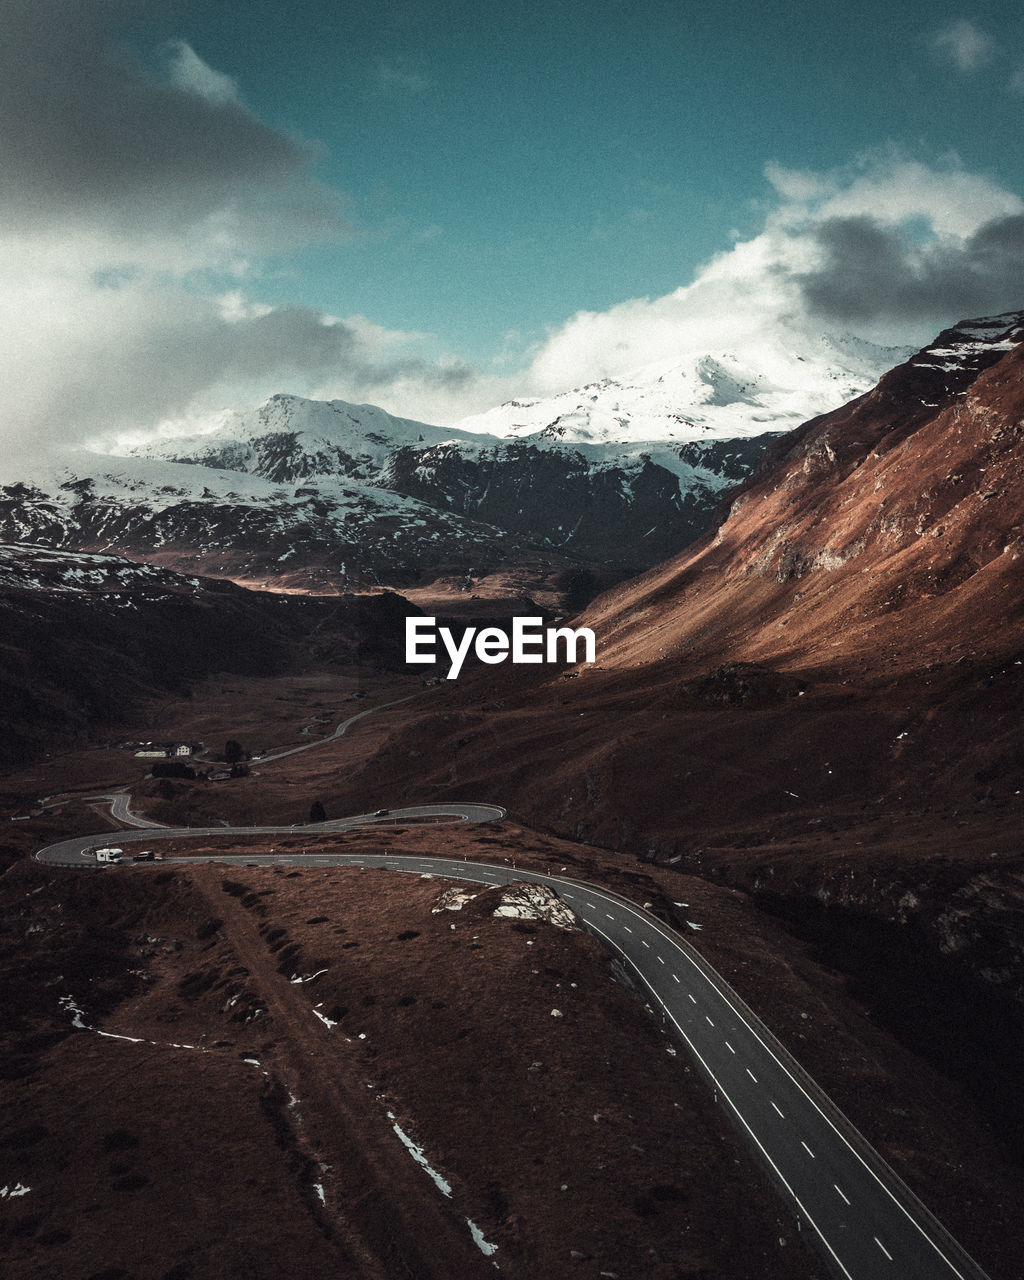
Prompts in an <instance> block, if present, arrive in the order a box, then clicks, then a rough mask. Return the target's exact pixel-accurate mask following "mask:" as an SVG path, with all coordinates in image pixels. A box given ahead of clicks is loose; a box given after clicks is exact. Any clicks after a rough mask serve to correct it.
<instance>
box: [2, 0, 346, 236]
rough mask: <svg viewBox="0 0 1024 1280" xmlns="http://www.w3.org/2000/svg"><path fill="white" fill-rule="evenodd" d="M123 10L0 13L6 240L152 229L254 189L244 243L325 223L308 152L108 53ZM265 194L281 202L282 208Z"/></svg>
mask: <svg viewBox="0 0 1024 1280" xmlns="http://www.w3.org/2000/svg"><path fill="white" fill-rule="evenodd" d="M135 8H136V6H135V5H133V4H131V3H128V2H127V0H2V3H0V13H2V17H3V32H2V40H0V119H2V121H3V127H2V130H0V172H2V174H3V183H2V186H0V211H2V213H3V216H4V218H5V222H6V224H7V227H8V230H10V229H11V227H12V223H13V225H14V227H15V228H17V227H25V228H26V229H32V230H36V231H38V230H40V229H42V230H45V229H46V228H47V227H51V226H54V227H60V226H68V225H70V226H74V225H75V224H80V223H82V222H83V221H88V222H91V223H96V222H99V223H101V224H103V225H107V226H112V227H115V228H116V227H126V228H130V229H131V230H132V231H133V232H134V233H136V234H139V233H140V232H141V233H142V234H146V233H157V232H159V231H160V229H162V228H172V227H178V228H179V229H181V226H182V224H183V223H185V224H189V223H195V222H198V221H200V220H202V219H204V218H206V217H208V216H209V215H210V214H211V213H213V212H215V211H217V210H220V209H223V208H224V207H225V206H229V205H231V204H232V202H235V201H238V200H240V199H243V198H248V197H251V196H252V195H253V194H254V193H257V194H259V195H260V196H261V199H262V204H263V206H264V207H263V210H262V212H263V214H265V215H267V216H264V217H262V218H261V217H260V216H259V215H260V210H259V209H257V210H256V217H255V221H254V222H253V223H252V225H251V226H250V228H249V229H250V231H251V232H252V233H253V234H255V231H256V223H266V224H267V228H268V231H267V234H268V235H269V236H270V238H271V239H272V238H273V237H274V236H278V237H279V236H280V235H281V234H282V233H287V231H288V223H289V222H290V221H294V222H295V224H296V231H297V233H298V234H301V235H306V234H308V233H309V231H310V230H311V229H313V228H316V227H319V229H320V230H321V231H323V230H325V229H327V228H329V227H330V226H331V225H334V226H337V225H338V223H339V221H340V219H339V214H338V206H337V203H336V200H335V198H334V197H333V196H332V195H331V194H330V193H329V192H327V191H326V190H325V189H323V188H321V187H319V186H318V185H317V184H315V183H314V182H313V181H312V180H311V179H310V178H309V177H308V172H307V171H308V166H309V162H310V159H311V153H310V151H309V149H308V148H306V147H305V146H304V145H302V144H300V143H298V142H297V141H295V140H294V139H292V138H289V137H287V136H285V135H284V134H282V133H280V132H278V131H277V130H275V129H272V128H271V127H269V126H268V125H266V124H265V123H263V122H262V121H261V120H260V119H259V118H258V117H257V116H256V115H254V114H253V113H252V112H251V111H249V110H248V109H247V108H246V107H245V106H244V105H243V104H242V103H240V102H239V101H237V100H236V99H232V98H231V97H230V95H229V94H224V93H220V94H219V95H207V96H204V95H203V93H202V92H199V91H194V90H190V89H189V88H188V87H185V86H182V85H177V84H175V83H172V79H171V75H170V71H169V72H168V76H167V77H166V79H165V80H164V81H160V80H158V79H156V78H153V77H150V76H148V75H147V74H146V73H145V72H144V71H143V69H142V67H141V65H139V64H136V63H135V62H133V61H132V60H131V59H130V57H129V55H128V54H127V53H126V52H125V51H124V49H122V48H121V47H120V46H118V45H117V44H116V33H117V31H118V29H119V27H120V26H121V25H122V24H123V23H124V22H125V21H126V20H127V19H129V18H130V17H131V15H132V12H133V10H134V9H135ZM182 48H183V46H181V45H180V43H179V44H178V45H177V46H176V47H175V48H173V49H171V48H169V49H168V60H169V61H171V60H173V58H174V57H177V58H178V59H179V61H180V55H181V50H182ZM200 65H201V64H200ZM218 79H221V80H224V81H226V77H218ZM227 83H228V84H229V83H230V82H227ZM278 194H282V195H286V196H287V201H288V203H287V205H286V206H285V207H284V209H283V210H282V206H281V205H280V204H279V203H278V201H277V200H275V196H277V195H278ZM257 203H259V202H257ZM250 216H252V211H251V210H250ZM272 223H273V226H272V234H271V224H272Z"/></svg>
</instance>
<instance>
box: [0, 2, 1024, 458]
mask: <svg viewBox="0 0 1024 1280" xmlns="http://www.w3.org/2000/svg"><path fill="white" fill-rule="evenodd" d="M8 10H9V12H8V16H7V23H6V31H5V41H4V43H3V45H2V47H0V111H2V113H3V119H4V122H5V125H4V129H3V131H2V133H0V171H2V172H3V173H4V177H5V181H4V183H3V186H2V188H0V218H2V220H3V228H4V231H3V237H2V240H0V283H2V286H3V287H2V289H0V326H2V328H3V331H4V333H5V335H6V340H5V342H4V344H3V349H2V351H0V376H2V377H3V381H4V385H5V387H6V388H7V393H6V396H5V399H4V404H3V409H2V413H0V439H3V440H4V441H5V443H6V444H7V445H8V447H15V448H18V449H25V448H30V447H32V446H44V447H45V446H46V445H48V444H61V443H63V442H66V441H80V440H83V439H88V438H90V437H92V436H97V435H102V436H104V437H106V438H108V439H109V438H110V437H112V436H116V435H119V434H123V433H129V432H134V433H138V432H145V431H152V430H154V429H155V428H156V427H158V425H159V424H160V423H162V422H165V421H167V420H179V421H180V420H183V419H185V420H194V421H201V420H202V419H203V417H204V415H209V414H211V413H213V412H215V411H216V410H218V409H221V408H224V407H227V406H239V405H246V404H252V403H254V402H256V401H257V400H259V399H261V398H262V397H264V396H266V395H268V394H271V393H273V392H275V391H281V390H284V391H289V392H294V393H296V394H302V395H310V396H315V397H320V398H335V397H337V398H344V399H348V400H353V401H359V400H373V401H375V402H378V403H381V404H383V405H384V406H385V407H386V408H388V409H389V410H391V411H392V412H395V413H399V414H406V415H409V416H414V417H417V418H420V419H426V420H434V421H440V422H453V421H456V420H458V419H459V418H461V417H464V416H465V415H466V414H469V413H473V412H478V411H480V410H483V409H486V408H488V407H490V406H491V405H493V404H496V403H498V402H500V401H502V400H505V399H508V398H510V397H511V396H514V395H549V394H552V393H555V392H558V391H561V390H564V389H567V388H569V387H572V386H576V385H579V384H581V383H584V382H587V381H589V380H593V379H596V378H600V377H605V376H615V375H622V374H625V373H629V372H631V371H632V370H634V369H636V368H638V367H640V366H643V365H645V364H648V363H652V362H656V361H665V360H671V359H673V358H675V357H676V356H677V355H678V356H683V355H685V354H686V353H688V352H694V351H697V350H707V349H709V348H713V347H718V348H724V349H729V348H735V347H737V346H739V345H741V344H742V343H743V342H744V341H746V340H750V339H754V338H758V337H763V336H764V334H765V333H766V332H767V331H768V330H770V329H771V330H774V331H776V332H779V331H781V332H784V331H785V330H786V329H787V328H792V329H794V330H796V331H807V330H808V329H811V330H815V331H821V330H822V329H830V328H837V329H846V330H853V331H854V332H856V333H858V334H861V335H863V336H865V337H869V338H871V339H873V340H876V341H883V342H899V343H908V342H914V341H916V340H922V341H923V340H924V339H925V338H927V337H928V336H930V335H931V334H933V333H934V332H935V331H937V330H938V329H939V328H941V327H943V326H944V325H946V324H948V323H950V322H951V321H953V320H955V319H957V318H959V317H961V316H964V315H968V314H973V315H978V314H983V313H992V312H998V311H1004V310H1007V309H1009V308H1012V307H1014V306H1018V305H1019V304H1020V301H1021V297H1022V294H1024V202H1022V200H1021V198H1020V197H1019V196H1018V195H1017V194H1016V193H1015V192H1012V191H1010V190H1007V189H1005V188H1004V187H1002V186H1000V185H999V184H998V183H997V182H996V181H995V180H993V179H991V178H989V177H985V176H983V175H979V174H976V173H971V172H969V171H968V170H967V169H965V168H964V167H963V166H962V165H961V164H960V163H959V162H958V160H957V159H956V158H955V157H948V158H945V159H942V160H941V161H931V162H925V161H924V160H922V159H920V158H916V157H910V156H907V155H904V154H902V153H900V152H899V151H898V150H896V149H890V150H888V151H883V152H879V153H876V154H873V155H869V156H866V157H863V158H861V159H860V160H858V161H856V162H855V163H853V164H851V165H849V166H847V167H845V168H841V169H836V170H833V171H829V172H812V171H804V170H794V169H787V168H784V167H782V166H780V165H776V164H768V165H767V167H766V176H767V179H768V182H769V184H770V194H769V196H768V197H767V198H766V199H765V201H764V202H763V205H762V208H761V210H760V214H759V215H758V216H759V217H760V219H761V222H760V227H759V229H757V230H756V231H755V232H754V233H749V232H748V233H746V234H745V235H743V236H739V235H737V236H736V238H735V240H734V243H733V244H732V246H731V247H729V248H727V249H724V250H723V251H722V252H721V253H719V254H718V255H717V256H715V257H714V258H713V259H712V260H711V261H710V262H708V263H706V264H705V265H704V266H703V267H702V268H700V269H699V270H698V271H697V272H696V273H695V274H694V276H693V279H692V280H691V282H690V283H687V284H684V285H682V286H681V287H680V288H678V289H676V290H674V291H673V292H671V293H669V294H666V295H664V296H661V297H654V298H634V299H630V300H628V301H623V302H621V303H619V304H617V305H615V306H613V307H611V308H608V309H606V310H602V311H579V312H577V313H576V314H575V315H572V316H570V317H569V318H568V319H566V320H565V321H564V322H563V323H561V324H558V325H556V326H554V327H553V328H552V329H551V331H550V332H548V333H547V334H546V335H543V336H539V337H537V338H536V339H535V340H534V341H533V344H532V346H530V347H529V348H528V349H527V350H526V351H525V352H524V353H523V355H522V358H521V360H520V363H519V367H518V368H516V369H510V367H509V365H508V363H507V362H506V363H504V364H502V365H501V366H500V372H496V371H495V369H497V368H499V366H498V365H497V364H496V365H495V368H494V369H480V368H472V367H471V366H470V365H469V364H468V363H467V362H466V361H464V360H463V359H460V358H459V356H458V354H457V353H455V354H452V355H449V356H446V357H444V358H438V357H437V355H436V352H437V350H438V349H441V347H442V344H443V336H442V337H441V338H439V337H438V336H437V335H426V334H420V333H414V332H404V331H401V330H397V329H394V328H387V327H385V326H382V325H380V324H378V323H375V322H374V320H373V317H372V316H371V317H369V318H366V317H364V316H361V315H345V314H344V296H343V294H344V289H343V288H340V289H339V298H338V306H339V314H337V315H334V314H328V313H327V312H326V311H325V310H323V309H322V308H321V307H318V306H312V305H309V304H308V303H306V302H304V301H303V299H302V298H301V297H297V298H296V300H295V302H294V303H293V304H291V305H280V304H277V305H270V304H269V303H268V302H267V301H266V300H265V297H266V295H268V294H269V293H271V292H272V291H271V290H269V289H268V287H267V286H268V283H269V282H271V281H273V282H274V283H275V285H279V284H280V277H281V272H282V270H286V269H287V262H288V255H289V254H293V253H295V252H298V251H300V250H302V249H303V248H304V247H308V246H310V245H314V244H317V243H323V242H325V241H326V242H331V241H333V242H339V241H344V240H345V238H346V237H353V236H357V235H365V229H361V228H358V227H357V225H356V223H357V219H355V218H354V217H353V216H351V212H350V210H349V208H348V205H347V202H346V199H345V196H344V195H343V193H342V192H340V191H338V190H335V189H333V188H331V187H328V186H327V185H325V184H324V183H323V182H321V181H320V180H319V179H318V178H317V176H316V157H317V147H316V145H315V144H314V143H311V142H309V141H306V140H304V139H301V138H296V137H293V136H290V135H289V134H288V133H286V132H284V131H282V130H281V129H279V128H276V127H274V126H272V125H271V124H268V123H267V122H266V121H264V120H263V119H261V118H260V116H259V115H258V114H257V113H256V112H255V111H254V110H253V109H251V108H250V107H249V106H248V105H247V104H246V101H245V100H244V95H243V94H242V92H241V91H240V89H239V87H238V85H237V83H236V81H235V80H234V79H233V78H232V77H231V76H229V75H227V74H226V73H224V72H223V71H221V70H219V69H217V68H215V67H213V66H210V65H208V64H207V63H206V62H205V61H204V60H203V59H202V58H201V57H200V55H199V54H198V53H197V52H196V51H195V49H193V48H192V47H191V45H189V44H188V42H186V41H185V40H183V39H171V40H167V41H164V42H163V43H162V44H160V45H159V46H158V47H155V48H151V49H148V50H138V49H136V50H134V51H133V49H132V47H131V46H130V45H129V44H127V43H125V41H124V40H123V39H121V38H120V36H119V34H118V33H119V32H120V31H121V30H122V28H123V26H124V24H125V23H126V22H128V21H130V19H131V17H132V14H133V12H134V11H135V6H133V5H132V4H130V3H128V0H98V2H97V3H91V4H89V5H82V4H80V3H74V2H73V0H37V2H36V3H33V4H31V5H29V4H27V3H15V4H12V5H10V6H8ZM406 88H407V89H408V88H410V86H406ZM298 292H299V293H300V294H301V289H299V290H298ZM275 296H276V295H275ZM471 303H472V299H467V306H469V305H471ZM510 320H511V321H513V322H514V317H510Z"/></svg>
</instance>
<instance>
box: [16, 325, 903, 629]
mask: <svg viewBox="0 0 1024 1280" xmlns="http://www.w3.org/2000/svg"><path fill="white" fill-rule="evenodd" d="M896 354H898V353H894V352H893V351H892V350H889V349H883V348H878V347H871V346H870V345H869V344H866V343H863V342H859V341H857V340H855V339H852V338H847V339H842V340H839V339H834V338H833V339H827V338H816V339H814V340H810V339H806V340H803V341H801V342H793V341H791V342H790V343H789V345H788V346H783V344H781V343H779V342H777V343H775V344H761V346H759V347H757V348H755V349H753V350H751V351H749V352H748V351H744V353H743V356H742V358H741V357H739V356H737V355H736V354H735V353H730V352H727V351H726V352H716V353H707V354H703V355H701V356H699V357H694V358H691V359H689V360H688V361H686V362H684V363H682V364H679V365H674V366H671V367H666V366H652V367H648V368H646V369H643V370H640V371H639V372H638V373H637V374H636V376H635V377H633V378H631V379H626V380H612V379H606V380H604V381H602V382H600V383H597V384H593V385H591V386H587V387H584V388H581V389H579V390H577V391H574V392H567V393H565V394H563V395H559V396H556V397H554V398H552V399H550V400H537V401H530V402H522V401H513V402H511V403H510V404H506V405H503V406H500V407H499V408H497V409H495V410H492V411H491V412H490V413H488V414H484V415H481V416H478V417H476V418H473V419H468V420H466V421H465V422H464V423H462V424H461V425H460V426H457V427H437V426H432V425H430V424H427V423H421V422H415V421H412V420H409V419H404V418H397V417H394V416H392V415H390V414H388V413H386V412H385V411H384V410H383V409H380V408H377V407H375V406H372V405H351V404H348V403H346V402H343V401H331V402H320V401H310V400H304V399H301V398H299V397H297V396H290V395H277V396H274V397H272V398H271V399H270V400H268V401H267V402H266V403H265V404H263V405H261V406H260V407H259V408H257V409H255V410H253V411H247V412H234V413H226V414H224V415H222V417H221V418H220V419H219V420H218V421H217V422H216V423H213V424H211V426H210V428H209V429H207V430H204V431H203V432H201V433H199V434H193V435H191V436H178V437H169V438H158V439H154V440H150V441H149V442H147V443H145V444H144V445H136V446H135V447H134V449H133V450H132V452H131V454H130V455H129V456H114V455H110V454H107V455H101V454H96V453H88V452H79V453H78V454H76V455H74V456H71V455H63V456H58V457H57V458H56V459H55V460H53V461H51V462H49V463H47V464H41V465H38V466H36V467H35V468H32V469H30V470H25V469H24V468H22V469H21V470H12V469H11V468H12V464H8V466H7V467H6V468H5V472H6V475H5V479H6V480H7V482H6V483H5V484H4V485H2V486H0V538H3V539H6V540H8V541H29V542H33V543H39V544H42V545H46V546H50V547H66V548H69V549H74V550H79V551H90V552H95V551H109V552H115V553H118V554H123V555H126V556H129V557H131V558H134V559H137V560H143V561H149V562H152V563H155V564H159V565H162V566H165V567H168V568H174V569H178V570H181V571H183V572H188V573H202V574H206V575H211V576H218V577H227V578H231V579H233V580H235V581H237V582H240V583H243V584H246V585H259V586H266V587H270V588H272V589H279V590H293V591H294V590H306V591H313V592H317V593H324V592H327V593H330V592H338V591H346V590H353V589H355V590H361V589H366V588H368V587H375V586H382V585H386V586H392V587H399V588H415V587H420V586H424V585H429V584H432V583H438V582H441V583H446V584H448V585H450V586H452V587H453V588H454V589H465V590H469V589H473V590H479V591H483V592H484V593H485V594H486V593H487V592H488V586H487V580H488V579H493V580H494V581H495V582H496V583H497V590H498V591H499V593H503V594H506V595H508V594H512V595H515V594H522V593H523V592H524V591H525V592H526V593H527V594H531V595H533V596H535V597H536V598H538V599H541V600H543V601H544V602H545V603H556V602H558V601H559V600H561V601H563V602H565V600H566V593H567V590H568V602H569V604H570V605H572V604H573V602H574V599H575V600H577V601H578V599H579V598H580V584H581V583H584V584H586V583H591V584H592V589H591V594H592V590H593V589H596V587H598V586H600V585H602V584H607V583H608V582H609V581H614V580H615V579H616V578H621V577H622V576H624V575H628V574H630V573H634V572H637V571H639V570H642V569H644V568H647V567H649V566H651V565H653V564H656V563H658V562H659V561H661V560H663V559H665V558H666V557H667V556H669V555H671V554H673V553H674V552H676V551H678V550H679V549H680V548H681V547H683V546H685V545H686V544H687V543H688V542H690V541H692V540H693V538H695V537H696V536H698V535H699V534H700V533H701V532H703V530H704V529H705V528H706V527H707V525H708V524H709V522H710V520H711V519H712V516H713V513H714V511H715V508H716V506H717V504H718V502H719V501H720V500H721V497H722V495H723V493H724V492H725V491H726V490H728V489H729V488H731V487H732V486H733V485H735V484H736V483H738V482H739V481H741V480H743V479H744V478H745V477H747V476H749V475H750V474H751V473H752V471H753V470H754V469H755V468H756V466H757V465H758V463H759V461H760V458H761V456H762V454H763V452H764V450H765V448H766V447H767V445H768V443H769V442H770V441H771V440H772V439H773V438H774V437H775V436H776V435H777V434H779V433H780V432H782V431H785V430H788V429H790V428H791V427H792V426H794V425H796V424H797V423H799V422H801V421H804V420H805V419H806V418H807V417H808V416H810V415H811V414H813V413H815V412H817V411H819V410H821V409H825V408H833V407H835V406H837V405H838V404H841V403H842V402H843V401H845V400H847V399H849V398H850V397H851V396H852V395H855V394H858V393H859V392H862V391H865V390H866V389H867V388H868V387H870V386H871V385H872V383H873V382H874V381H875V380H876V378H877V377H878V375H879V374H880V373H881V372H882V371H883V370H884V369H885V368H886V367H888V365H889V364H891V363H892V360H893V358H894V356H895V355H896ZM510 582H512V583H514V584H515V586H514V588H510V586H509V583H510ZM572 584H575V587H576V590H575V595H574V592H573V590H572V589H570V588H571V587H572ZM583 594H584V595H585V591H584V593H583Z"/></svg>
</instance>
